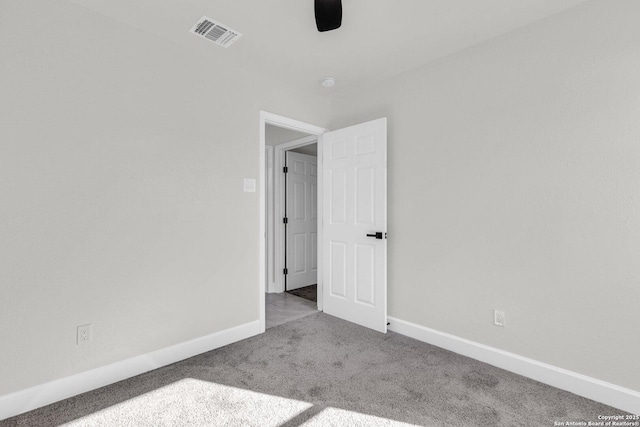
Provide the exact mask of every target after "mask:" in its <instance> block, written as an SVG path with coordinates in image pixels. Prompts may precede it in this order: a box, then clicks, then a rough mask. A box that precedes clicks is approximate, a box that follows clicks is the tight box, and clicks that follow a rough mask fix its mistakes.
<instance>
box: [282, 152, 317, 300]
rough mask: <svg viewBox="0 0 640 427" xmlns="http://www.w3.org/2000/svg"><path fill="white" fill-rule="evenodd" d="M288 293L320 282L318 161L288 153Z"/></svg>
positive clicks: (315, 158) (304, 155)
mask: <svg viewBox="0 0 640 427" xmlns="http://www.w3.org/2000/svg"><path fill="white" fill-rule="evenodd" d="M286 156H287V169H288V172H287V178H286V179H287V202H286V203H287V209H286V212H287V225H286V230H287V251H286V252H287V262H286V264H287V277H286V280H287V282H286V284H287V290H292V289H298V288H302V287H304V286H309V285H315V284H316V283H318V281H317V277H318V255H317V247H318V204H317V203H318V185H317V184H318V159H317V157H315V156H309V155H306V154H300V153H293V152H290V151H287V153H286Z"/></svg>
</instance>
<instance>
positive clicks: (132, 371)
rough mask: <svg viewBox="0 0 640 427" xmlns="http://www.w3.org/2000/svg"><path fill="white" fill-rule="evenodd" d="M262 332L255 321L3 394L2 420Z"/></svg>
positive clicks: (258, 323) (258, 322) (257, 321)
mask: <svg viewBox="0 0 640 427" xmlns="http://www.w3.org/2000/svg"><path fill="white" fill-rule="evenodd" d="M260 332H261V331H260V321H259V320H256V321H253V322H249V323H245V324H243V325H239V326H236V327H234V328H230V329H225V330H223V331H220V332H216V333H213V334H211V335H207V336H204V337H200V338H196V339H193V340H190V341H186V342H184V343H181V344H176V345H173V346H171V347H167V348H163V349H161V350H157V351H153V352H151V353H147V354H143V355H140V356H136V357H132V358H130V359H126V360H122V361H120V362H116V363H112V364H110V365H106V366H102V367H100V368H96V369H92V370H90V371H86V372H82V373H79V374H76V375H71V376H69V377H65V378H60V379H58V380H54V381H50V382H48V383H44V384H40V385H37V386H35V387H31V388H28V389H25V390H21V391H18V392H15V393H11V394H6V395H4V396H0V420H4V419H6V418H11V417H14V416H16V415H20V414H23V413H25V412H28V411H31V410H34V409H37V408H41V407H43V406H46V405H49V404H51V403H55V402H58V401H60V400H63V399H67V398H69V397H73V396H76V395H78V394H81V393H86V392H87V391H91V390H95V389H97V388H100V387H104V386H106V385H109V384H113V383H116V382H118V381H122V380H125V379H127V378H131V377H134V376H136V375H140V374H143V373H145V372H148V371H151V370H153V369H157V368H161V367H163V366H166V365H170V364H172V363H175V362H179V361H180V360H184V359H187V358H189V357H192V356H195V355H198V354H200V353H204V352H207V351H210V350H214V349H216V348H220V347H224V346H225V345H228V344H232V343H234V342H237V341H240V340H243V339H245V338H249V337H252V336H254V335H258V334H259V333H260Z"/></svg>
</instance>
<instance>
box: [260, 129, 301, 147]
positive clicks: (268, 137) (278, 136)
mask: <svg viewBox="0 0 640 427" xmlns="http://www.w3.org/2000/svg"><path fill="white" fill-rule="evenodd" d="M305 136H308V134H306V133H302V132H296V131H295V130H291V129H285V128H281V127H278V126H273V125H267V126H266V128H265V133H264V139H265V141H264V143H265V145H278V144H282V143H283V142H289V141H293V140H294V139H300V138H304V137H305Z"/></svg>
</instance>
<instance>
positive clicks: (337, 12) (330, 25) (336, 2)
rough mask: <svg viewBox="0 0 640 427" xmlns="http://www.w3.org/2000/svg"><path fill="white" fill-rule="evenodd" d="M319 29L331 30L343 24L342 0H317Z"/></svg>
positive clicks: (316, 9)
mask: <svg viewBox="0 0 640 427" xmlns="http://www.w3.org/2000/svg"><path fill="white" fill-rule="evenodd" d="M315 11H316V26H317V27H318V31H321V32H322V31H331V30H335V29H336V28H340V25H341V24H342V0H315Z"/></svg>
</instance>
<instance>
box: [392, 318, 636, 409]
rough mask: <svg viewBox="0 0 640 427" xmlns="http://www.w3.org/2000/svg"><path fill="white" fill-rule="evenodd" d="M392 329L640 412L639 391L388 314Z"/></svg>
mask: <svg viewBox="0 0 640 427" xmlns="http://www.w3.org/2000/svg"><path fill="white" fill-rule="evenodd" d="M388 321H389V322H390V325H389V328H388V329H389V330H390V331H393V332H397V333H399V334H402V335H406V336H408V337H411V338H414V339H417V340H418V341H423V342H426V343H428V344H432V345H435V346H437V347H441V348H444V349H445V350H449V351H453V352H454V353H458V354H461V355H463V356H467V357H471V358H472V359H476V360H479V361H481V362H484V363H488V364H489V365H493V366H496V367H498V368H502V369H504V370H507V371H510V372H514V373H516V374H519V375H522V376H524V377H527V378H531V379H533V380H536V381H539V382H541V383H545V384H548V385H550V386H553V387H556V388H559V389H562V390H566V391H569V392H571V393H574V394H577V395H579V396H582V397H586V398H587V399H591V400H595V401H596V402H600V403H604V404H605V405H609V406H612V407H614V408H617V409H621V410H623V411H627V412H630V413H632V414H636V415H640V392H638V391H635V390H631V389H628V388H624V387H620V386H617V385H615V384H611V383H607V382H605V381H600V380H597V379H595V378H591V377H588V376H586V375H582V374H578V373H576V372H572V371H568V370H566V369H562V368H558V367H556V366H552V365H548V364H546V363H542V362H538V361H537V360H533V359H529V358H526V357H523V356H519V355H517V354H514V353H509V352H507V351H503V350H500V349H497V348H494V347H489V346H487V345H484V344H479V343H477V342H474V341H470V340H467V339H465V338H460V337H457V336H455V335H450V334H447V333H444V332H440V331H436V330H434V329H430V328H426V327H424V326H420V325H417V324H415V323H411V322H406V321H404V320H400V319H396V318H394V317H388Z"/></svg>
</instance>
